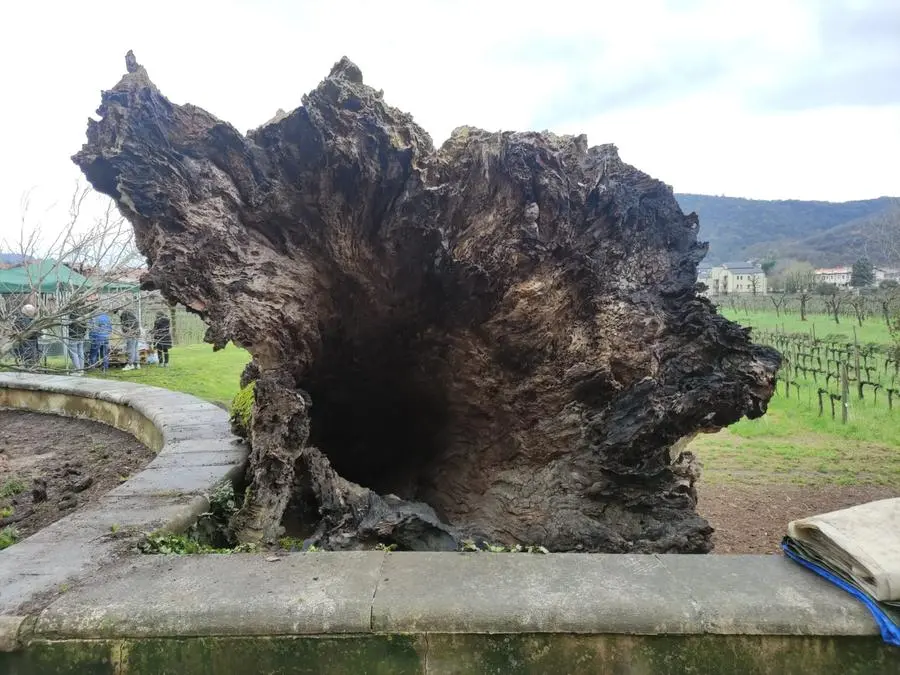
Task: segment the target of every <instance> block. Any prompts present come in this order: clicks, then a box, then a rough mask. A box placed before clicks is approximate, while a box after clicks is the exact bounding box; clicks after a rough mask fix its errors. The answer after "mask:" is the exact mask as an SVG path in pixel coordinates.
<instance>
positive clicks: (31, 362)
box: [13, 305, 40, 368]
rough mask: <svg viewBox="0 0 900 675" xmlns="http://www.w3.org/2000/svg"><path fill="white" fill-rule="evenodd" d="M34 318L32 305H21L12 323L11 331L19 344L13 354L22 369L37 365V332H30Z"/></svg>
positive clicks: (35, 309)
mask: <svg viewBox="0 0 900 675" xmlns="http://www.w3.org/2000/svg"><path fill="white" fill-rule="evenodd" d="M35 316H37V308H36V307H35V306H34V305H23V306H22V309H21V310H20V312H19V316H17V317H16V320H15V321H14V322H13V330H15V332H16V335H17V336H18V342H19V345H18V347H16V350H15V354H16V358H17V360H18V361H19V363H21V365H22V366H23V367H24V368H34V367H35V366H37V365H38V363H39V358H38V355H39V354H40V346H39V345H38V332H37V331H34V330H32V327H31V326H32V324H33V323H34V317H35Z"/></svg>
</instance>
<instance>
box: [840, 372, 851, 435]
mask: <svg viewBox="0 0 900 675" xmlns="http://www.w3.org/2000/svg"><path fill="white" fill-rule="evenodd" d="M849 412H850V382H849V378H848V376H847V364H846V363H842V364H841V422H843V423H844V424H846V423H847V417H848V414H849Z"/></svg>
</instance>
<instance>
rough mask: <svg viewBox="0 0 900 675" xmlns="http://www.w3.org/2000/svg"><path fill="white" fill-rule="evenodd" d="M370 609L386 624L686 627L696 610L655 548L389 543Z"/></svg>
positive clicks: (510, 628) (460, 628)
mask: <svg viewBox="0 0 900 675" xmlns="http://www.w3.org/2000/svg"><path fill="white" fill-rule="evenodd" d="M651 607H652V608H653V611H648V609H649V608H651ZM372 619H373V626H374V628H375V630H379V631H388V632H394V631H400V632H407V631H411V632H418V631H434V632H440V633H460V632H475V633H480V632H501V633H502V632H544V631H561V632H573V633H578V632H581V631H585V630H587V631H594V630H596V629H597V627H602V628H603V630H604V632H616V633H666V632H673V633H684V632H691V626H692V625H695V624H696V622H697V619H698V614H697V610H696V608H695V607H694V605H693V604H692V603H691V598H690V596H689V595H688V593H687V591H686V590H685V589H684V588H682V587H680V586H679V585H678V584H673V583H672V582H671V580H670V578H669V575H668V574H667V573H666V570H665V568H664V566H663V565H662V563H661V562H660V561H659V560H658V559H657V558H655V557H654V556H640V555H633V556H631V555H582V554H574V553H573V554H565V553H560V554H553V555H552V556H549V557H548V556H546V555H540V554H527V553H507V554H501V553H493V554H489V553H461V554H445V553H395V554H391V555H390V556H389V557H388V559H387V562H386V563H385V566H384V570H383V572H382V576H381V582H380V583H379V586H378V594H377V595H376V597H375V604H374V606H373V610H372Z"/></svg>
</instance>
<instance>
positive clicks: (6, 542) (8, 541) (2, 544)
mask: <svg viewBox="0 0 900 675" xmlns="http://www.w3.org/2000/svg"><path fill="white" fill-rule="evenodd" d="M17 541H19V531H18V530H17V529H16V528H14V527H13V526H12V525H10V526H8V527H4V528H3V529H2V530H0V551H2V550H3V549H5V548H9V547H10V546H12V545H13V544H15V543H16V542H17Z"/></svg>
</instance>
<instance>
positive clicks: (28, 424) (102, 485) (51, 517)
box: [0, 410, 154, 538]
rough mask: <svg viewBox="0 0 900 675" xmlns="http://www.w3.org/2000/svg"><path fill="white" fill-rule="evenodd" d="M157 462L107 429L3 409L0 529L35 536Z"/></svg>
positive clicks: (122, 435) (134, 442) (145, 450)
mask: <svg viewBox="0 0 900 675" xmlns="http://www.w3.org/2000/svg"><path fill="white" fill-rule="evenodd" d="M153 457H154V453H153V451H152V450H150V449H149V448H148V447H146V446H145V445H143V444H142V443H140V442H138V441H137V440H136V439H135V438H134V437H133V436H130V435H128V434H126V433H124V432H121V431H119V430H118V429H113V428H112V427H109V426H106V425H105V424H99V423H97V422H90V421H88V420H80V419H72V418H68V417H60V416H57V415H45V414H41V413H34V412H27V411H21V410H0V516H2V517H0V528H2V527H6V526H7V525H13V526H14V527H15V528H16V530H18V533H19V536H20V537H21V538H24V537H27V536H29V535H31V534H34V533H35V532H37V531H38V530H40V529H41V528H42V527H45V526H46V525H49V524H50V523H52V522H54V521H56V520H59V519H60V518H62V517H63V516H66V515H68V514H69V513H71V512H72V511H73V510H75V509H78V508H81V507H83V506H86V505H88V504H91V503H92V502H95V501H97V500H98V499H99V498H100V497H102V496H103V495H104V494H106V493H107V492H109V490H111V489H112V488H114V487H116V486H117V485H119V484H120V483H121V482H123V481H124V480H126V479H127V478H128V477H130V476H131V475H132V474H133V473H136V472H137V471H139V470H140V469H142V468H143V467H144V466H145V465H146V464H147V463H148V462H150V460H152V459H153ZM20 490H21V491H20Z"/></svg>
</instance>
